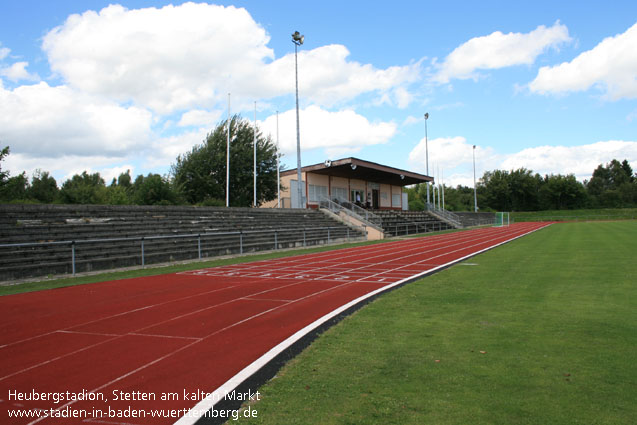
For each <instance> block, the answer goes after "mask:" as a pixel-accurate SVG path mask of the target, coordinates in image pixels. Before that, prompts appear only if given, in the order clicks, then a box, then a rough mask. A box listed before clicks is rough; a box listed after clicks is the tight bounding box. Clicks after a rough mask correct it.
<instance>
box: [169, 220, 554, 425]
mask: <svg viewBox="0 0 637 425" xmlns="http://www.w3.org/2000/svg"><path fill="white" fill-rule="evenodd" d="M550 225H551V223H549V224H547V225H545V226H542V227H538V228H537V229H533V230H531V231H528V232H526V233H523V234H521V235H518V236H515V237H513V238H511V239H507V240H505V241H502V242H500V243H497V244H495V245H493V246H490V247H488V248H483V249H481V250H479V251H476V252H473V253H471V254H469V255H465V256H464V257H461V258H458V259H456V260H453V261H450V262H448V263H445V264H442V265H439V266H436V267H434V268H433V269H429V270H425V271H423V272H420V273H417V274H415V275H413V276H410V277H408V278H405V279H402V280H399V281H397V282H394V283H391V284H389V285H386V286H383V287H382V288H378V289H376V290H374V291H372V292H369V293H367V294H365V295H362V296H360V297H358V298H356V299H354V300H352V301H350V302H348V303H347V304H344V305H342V306H340V307H339V308H337V309H336V310H332V311H331V312H330V313H327V314H326V315H325V316H323V317H320V318H318V319H316V320H315V321H314V322H312V323H310V324H309V325H307V326H305V327H304V328H303V329H300V330H299V331H297V332H296V333H294V334H293V335H291V336H289V337H288V338H286V339H285V340H283V341H282V342H280V343H279V344H278V345H276V346H274V347H273V348H271V349H270V350H269V351H268V352H266V353H265V354H263V355H262V356H261V357H259V358H258V359H256V360H255V361H253V362H252V363H251V364H249V365H248V366H246V367H245V368H243V369H242V370H240V371H239V372H238V373H237V374H236V375H234V376H233V377H232V378H230V379H229V380H227V381H226V382H225V383H224V384H223V385H221V386H220V387H219V388H217V389H216V390H215V391H213V392H212V393H211V394H208V396H207V397H205V398H204V399H203V400H201V401H200V402H199V403H197V404H196V405H195V406H194V407H192V408H191V409H190V410H189V411H188V412H187V413H186V414H184V416H182V417H181V418H180V419H179V420H178V421H177V422H175V423H174V424H173V425H194V424H195V423H196V422H197V421H199V420H200V419H201V418H203V417H205V416H206V412H208V411H209V410H210V409H212V408H213V407H214V405H215V404H217V403H218V402H219V401H221V400H223V399H224V397H225V396H226V395H228V394H230V393H232V392H233V391H234V390H235V389H236V388H237V387H238V386H239V385H240V384H241V383H242V382H243V381H245V380H246V379H248V378H249V377H251V376H252V375H253V374H255V373H256V372H258V371H259V370H260V369H261V368H263V367H264V366H265V365H266V364H268V363H269V362H270V361H271V360H273V359H274V358H275V357H276V356H278V355H279V354H281V353H282V352H284V351H285V350H287V349H288V348H290V347H291V346H292V345H293V344H294V343H296V342H297V341H299V340H300V339H301V338H303V337H304V336H306V335H307V334H308V333H310V332H312V331H313V330H314V329H316V328H318V327H319V326H321V325H322V324H323V323H325V322H327V321H328V320H330V319H332V318H334V317H336V316H338V315H339V314H341V313H342V312H344V311H346V310H347V309H349V308H351V307H353V306H355V305H357V304H358V303H360V302H362V301H365V300H366V299H368V298H370V297H373V296H375V295H377V294H379V293H381V292H385V291H387V290H389V289H391V288H393V287H395V286H399V285H401V284H403V283H405V282H408V281H411V280H415V279H418V278H419V277H422V276H426V275H428V274H432V273H434V272H436V271H438V270H440V269H443V268H445V267H449V266H450V265H452V264H455V263H458V262H460V261H463V260H465V259H467V258H471V257H473V256H476V255H478V254H481V253H483V252H485V251H489V250H491V249H493V248H496V247H498V246H500V245H504V244H505V243H509V242H511V241H513V240H515V239H518V238H521V237H522V236H526V235H529V234H531V233H533V232H537V231H538V230H541V229H545V228H546V227H548V226H550Z"/></svg>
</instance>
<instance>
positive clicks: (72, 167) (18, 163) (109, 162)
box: [3, 149, 135, 187]
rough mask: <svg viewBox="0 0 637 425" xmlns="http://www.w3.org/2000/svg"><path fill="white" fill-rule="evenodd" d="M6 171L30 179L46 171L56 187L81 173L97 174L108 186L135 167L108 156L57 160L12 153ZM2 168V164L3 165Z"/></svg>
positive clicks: (60, 158) (76, 156) (70, 156)
mask: <svg viewBox="0 0 637 425" xmlns="http://www.w3.org/2000/svg"><path fill="white" fill-rule="evenodd" d="M5 161H6V169H7V170H10V172H11V175H12V176H14V175H17V174H19V173H22V172H23V171H25V172H26V173H27V176H28V177H29V178H30V177H31V176H32V175H33V173H34V172H35V171H36V170H38V169H39V170H43V171H48V172H49V173H50V174H51V175H52V176H54V177H55V179H56V181H57V184H58V187H59V186H61V185H62V183H64V182H65V181H66V180H68V179H70V178H71V177H73V175H75V174H81V173H82V172H83V171H86V172H88V173H95V172H99V173H100V175H101V176H102V178H104V181H105V182H106V184H107V185H108V184H110V183H111V181H112V180H113V177H117V176H119V174H120V173H125V172H126V170H131V175H132V176H133V178H134V177H135V174H133V172H134V169H135V167H134V166H133V165H130V164H127V163H126V162H125V163H123V164H121V163H120V164H118V163H116V162H115V160H114V158H113V157H110V156H100V155H94V156H78V155H72V154H70V155H62V156H60V157H57V158H51V157H46V156H39V155H31V154H23V153H14V152H13V149H12V150H11V154H10V155H9V156H7V157H6V159H5ZM3 168H4V164H3Z"/></svg>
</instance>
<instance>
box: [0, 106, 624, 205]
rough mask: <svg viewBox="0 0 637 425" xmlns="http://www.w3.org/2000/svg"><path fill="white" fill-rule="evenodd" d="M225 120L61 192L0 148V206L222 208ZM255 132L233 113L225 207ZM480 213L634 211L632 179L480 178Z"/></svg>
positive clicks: (261, 174)
mask: <svg viewBox="0 0 637 425" xmlns="http://www.w3.org/2000/svg"><path fill="white" fill-rule="evenodd" d="M227 126H228V122H227V121H225V120H224V121H222V122H220V123H219V124H218V125H217V126H216V127H215V129H214V130H213V131H212V132H211V133H209V134H208V135H207V136H206V138H205V139H204V141H203V142H202V143H201V144H199V145H196V146H194V147H193V148H192V149H191V150H190V151H188V152H185V153H184V154H181V155H179V156H178V157H177V158H176V160H175V162H174V163H173V164H172V166H171V168H170V173H169V174H168V175H165V176H162V175H159V174H152V173H151V174H148V175H145V176H144V175H138V176H137V177H136V178H135V179H133V177H132V176H131V174H130V170H128V171H127V172H125V173H121V174H120V175H119V176H118V177H117V178H113V180H112V181H111V182H110V184H106V182H105V180H104V178H103V177H102V176H100V174H99V173H92V174H90V173H88V172H86V171H84V172H82V173H81V174H76V175H74V176H72V177H71V178H70V179H68V180H66V181H65V182H64V183H63V184H62V185H61V186H60V187H58V184H57V182H56V180H55V178H53V176H51V174H50V173H49V172H48V171H42V170H37V171H36V172H35V173H34V174H33V175H32V176H31V178H30V179H29V178H28V177H27V174H26V173H25V172H23V173H21V174H18V175H16V176H11V175H10V173H9V172H7V171H3V170H2V160H3V159H4V158H6V156H7V155H9V154H10V149H9V147H5V148H4V149H2V150H1V151H0V202H37V203H63V204H111V205H132V204H138V205H207V206H215V205H216V206H221V205H225V191H226V143H227V134H228V127H227ZM254 131H255V130H254V127H253V125H252V124H251V123H250V122H249V121H247V120H244V119H242V118H241V117H240V116H238V115H235V116H234V117H232V118H231V120H230V134H231V137H232V139H231V143H230V169H231V179H230V205H231V206H236V207H247V206H250V205H252V199H253V174H252V173H253V143H254V142H253V140H254V136H255V133H254ZM256 139H257V176H258V181H257V200H258V202H259V203H263V202H267V201H269V200H272V199H275V198H276V196H277V181H276V163H277V161H276V160H277V155H279V154H278V152H277V149H276V146H275V145H274V143H273V142H272V140H271V138H270V137H265V136H264V135H263V134H262V133H261V132H260V130H259V129H258V128H257V129H256ZM406 191H407V193H408V199H409V208H410V209H412V210H422V209H424V207H425V200H426V186H425V185H424V184H420V185H416V186H413V187H410V188H407V189H406ZM444 193H445V208H447V209H448V210H451V211H473V205H474V200H473V188H472V187H468V186H460V185H459V186H457V187H455V188H454V187H446V186H445V190H444ZM477 194H478V206H479V208H480V210H481V211H538V210H560V209H580V208H621V207H637V175H636V174H635V173H634V172H633V169H632V167H631V166H630V164H629V163H628V161H627V160H624V161H622V162H619V161H618V160H616V159H613V160H612V161H610V162H609V163H607V164H600V165H599V166H598V167H597V168H596V169H595V170H594V171H593V175H592V177H591V179H590V180H585V181H584V182H579V181H578V180H577V179H576V178H575V176H574V175H573V174H569V175H561V174H557V175H555V174H551V175H544V176H541V175H540V174H538V173H533V171H531V170H527V169H526V168H520V169H517V170H511V171H507V170H494V171H487V172H485V173H484V175H483V176H482V178H481V179H480V180H479V182H478V183H477Z"/></svg>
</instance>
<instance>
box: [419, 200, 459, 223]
mask: <svg viewBox="0 0 637 425" xmlns="http://www.w3.org/2000/svg"><path fill="white" fill-rule="evenodd" d="M427 211H429V212H430V213H432V214H433V215H435V216H436V217H438V218H440V219H441V220H444V221H446V222H448V223H449V224H451V225H452V226H454V227H457V228H462V227H463V225H462V220H461V219H460V217H459V216H458V215H456V214H454V213H452V212H451V211H447V210H445V209H443V208H439V207H436V206H434V205H433V204H427Z"/></svg>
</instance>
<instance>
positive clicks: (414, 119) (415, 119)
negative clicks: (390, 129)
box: [403, 115, 425, 126]
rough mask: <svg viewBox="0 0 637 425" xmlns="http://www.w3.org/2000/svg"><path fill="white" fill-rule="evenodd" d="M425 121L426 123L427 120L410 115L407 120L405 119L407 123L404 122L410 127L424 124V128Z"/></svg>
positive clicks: (404, 122) (404, 123)
mask: <svg viewBox="0 0 637 425" xmlns="http://www.w3.org/2000/svg"><path fill="white" fill-rule="evenodd" d="M424 121H425V118H424V117H422V116H421V117H415V116H413V115H410V116H408V117H407V118H405V121H403V125H404V126H409V125H415V124H422V125H423V126H424V125H425V123H424Z"/></svg>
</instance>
